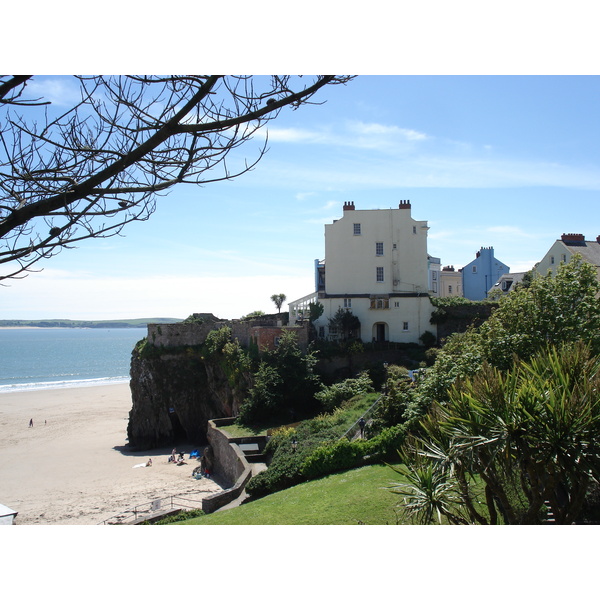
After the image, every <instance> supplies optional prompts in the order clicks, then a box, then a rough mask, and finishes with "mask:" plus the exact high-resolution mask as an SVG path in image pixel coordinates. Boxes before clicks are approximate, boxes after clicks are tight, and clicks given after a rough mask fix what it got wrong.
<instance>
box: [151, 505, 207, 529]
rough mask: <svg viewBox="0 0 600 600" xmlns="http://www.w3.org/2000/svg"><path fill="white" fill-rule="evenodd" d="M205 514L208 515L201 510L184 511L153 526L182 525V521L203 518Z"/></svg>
mask: <svg viewBox="0 0 600 600" xmlns="http://www.w3.org/2000/svg"><path fill="white" fill-rule="evenodd" d="M205 514H206V513H205V512H204V511H203V510H201V509H195V510H182V511H181V512H180V513H177V514H176V515H171V516H169V517H165V518H164V519H161V520H160V521H156V523H153V524H154V525H171V524H172V523H180V522H182V521H188V520H189V519H195V518H197V517H202V516H204V515H205ZM142 524H143V525H146V524H147V523H142Z"/></svg>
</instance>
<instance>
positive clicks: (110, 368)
mask: <svg viewBox="0 0 600 600" xmlns="http://www.w3.org/2000/svg"><path fill="white" fill-rule="evenodd" d="M145 334H146V331H145V330H140V329H134V328H122V329H109V328H106V329H104V328H100V329H94V328H91V329H87V328H21V327H19V328H10V329H0V394H6V393H13V392H31V391H37V390H50V389H61V388H75V387H91V386H94V387H95V386H100V385H114V384H122V383H129V380H130V377H129V369H130V363H131V354H132V352H133V349H134V348H135V345H136V343H137V342H138V341H139V340H140V339H142V338H143V337H145Z"/></svg>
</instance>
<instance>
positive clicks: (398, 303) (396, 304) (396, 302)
mask: <svg viewBox="0 0 600 600" xmlns="http://www.w3.org/2000/svg"><path fill="white" fill-rule="evenodd" d="M394 308H400V301H399V300H396V301H395V302H394Z"/></svg>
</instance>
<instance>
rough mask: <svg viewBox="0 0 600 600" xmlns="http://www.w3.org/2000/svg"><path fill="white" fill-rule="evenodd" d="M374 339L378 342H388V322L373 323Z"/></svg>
mask: <svg viewBox="0 0 600 600" xmlns="http://www.w3.org/2000/svg"><path fill="white" fill-rule="evenodd" d="M373 339H374V340H375V341H376V342H387V341H388V339H389V330H388V324H387V323H375V324H374V325H373Z"/></svg>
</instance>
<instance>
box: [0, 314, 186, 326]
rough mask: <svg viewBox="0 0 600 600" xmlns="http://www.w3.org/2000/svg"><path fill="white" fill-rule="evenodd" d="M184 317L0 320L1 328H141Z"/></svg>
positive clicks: (175, 320) (173, 321)
mask: <svg viewBox="0 0 600 600" xmlns="http://www.w3.org/2000/svg"><path fill="white" fill-rule="evenodd" d="M182 320H183V319H171V318H164V317H161V318H157V319H116V320H110V321H76V320H71V319H37V320H26V319H3V320H0V329H48V328H58V329H73V328H77V329H120V328H125V329H128V328H132V329H141V328H143V327H146V326H147V325H148V323H157V324H169V323H180V322H181V321H182Z"/></svg>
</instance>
